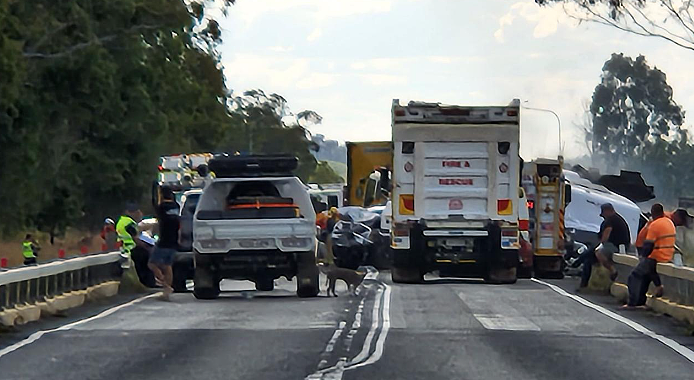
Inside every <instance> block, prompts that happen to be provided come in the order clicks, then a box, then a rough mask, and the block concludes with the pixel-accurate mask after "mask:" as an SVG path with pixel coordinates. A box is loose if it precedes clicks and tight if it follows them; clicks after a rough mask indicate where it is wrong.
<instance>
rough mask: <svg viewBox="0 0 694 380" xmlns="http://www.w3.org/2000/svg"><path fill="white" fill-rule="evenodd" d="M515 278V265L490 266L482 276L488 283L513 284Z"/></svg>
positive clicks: (516, 276) (516, 278)
mask: <svg viewBox="0 0 694 380" xmlns="http://www.w3.org/2000/svg"><path fill="white" fill-rule="evenodd" d="M517 280H518V275H517V268H516V267H511V268H503V267H492V268H490V269H489V271H488V272H487V274H486V275H485V277H484V281H485V282H486V283H489V284H515V283H516V281H517Z"/></svg>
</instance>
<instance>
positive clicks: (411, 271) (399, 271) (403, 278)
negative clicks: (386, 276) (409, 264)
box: [390, 267, 424, 284]
mask: <svg viewBox="0 0 694 380" xmlns="http://www.w3.org/2000/svg"><path fill="white" fill-rule="evenodd" d="M390 278H391V279H392V280H393V282H395V283H397V284H419V283H421V282H422V281H424V276H423V275H422V272H420V271H419V269H417V268H400V267H393V269H391V271H390Z"/></svg>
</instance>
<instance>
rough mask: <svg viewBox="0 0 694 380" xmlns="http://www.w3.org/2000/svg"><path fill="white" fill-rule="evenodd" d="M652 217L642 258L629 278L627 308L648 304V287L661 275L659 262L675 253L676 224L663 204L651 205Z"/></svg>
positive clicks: (667, 260)
mask: <svg viewBox="0 0 694 380" xmlns="http://www.w3.org/2000/svg"><path fill="white" fill-rule="evenodd" d="M651 218H652V219H653V220H652V221H651V222H650V223H649V224H648V229H647V231H646V236H645V240H644V242H643V247H642V248H641V250H640V251H639V255H640V256H641V260H640V261H639V263H638V265H636V267H635V268H634V270H633V271H632V272H631V274H630V275H629V278H628V280H627V285H628V286H629V301H628V303H627V304H626V305H624V306H625V307H627V308H630V307H640V306H643V305H645V304H646V292H647V291H648V287H649V286H650V284H651V281H654V280H656V278H658V277H659V276H658V272H657V266H658V263H667V262H670V261H671V260H672V256H673V255H674V254H675V238H676V229H675V224H674V223H673V222H672V220H671V219H670V218H668V217H666V216H665V212H664V211H663V205H662V204H660V203H656V204H654V205H653V206H651ZM656 281H658V280H656Z"/></svg>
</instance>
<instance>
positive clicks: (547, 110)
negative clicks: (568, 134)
mask: <svg viewBox="0 0 694 380" xmlns="http://www.w3.org/2000/svg"><path fill="white" fill-rule="evenodd" d="M526 102H527V100H526V101H525V102H524V103H526ZM522 107H523V108H524V109H526V110H531V111H540V112H549V113H551V114H552V115H554V117H556V118H557V124H558V126H559V154H560V155H561V154H562V151H563V149H562V146H561V119H559V115H557V113H556V112H554V111H552V110H550V109H546V108H535V107H528V106H522Z"/></svg>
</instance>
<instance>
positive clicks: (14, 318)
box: [0, 252, 121, 326]
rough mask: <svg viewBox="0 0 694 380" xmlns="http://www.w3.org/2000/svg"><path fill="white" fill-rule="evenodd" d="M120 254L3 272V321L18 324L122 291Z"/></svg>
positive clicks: (0, 307)
mask: <svg viewBox="0 0 694 380" xmlns="http://www.w3.org/2000/svg"><path fill="white" fill-rule="evenodd" d="M119 262H120V253H119V252H109V253H103V254H96V255H90V256H83V257H77V258H72V259H67V260H61V261H53V262H50V263H46V264H41V265H35V266H26V267H22V268H15V269H11V270H6V271H2V272H0V324H2V325H4V326H14V325H22V324H25V323H29V322H32V321H35V320H38V319H39V318H40V317H41V316H42V315H43V316H47V315H54V314H57V313H60V312H63V311H65V310H68V309H71V308H74V307H78V306H80V305H82V304H84V302H86V301H87V300H94V299H98V298H103V297H110V296H113V295H115V294H116V293H118V286H119V282H118V280H119V279H120V273H121V269H120V264H119Z"/></svg>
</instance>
